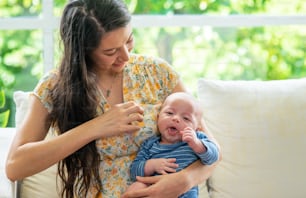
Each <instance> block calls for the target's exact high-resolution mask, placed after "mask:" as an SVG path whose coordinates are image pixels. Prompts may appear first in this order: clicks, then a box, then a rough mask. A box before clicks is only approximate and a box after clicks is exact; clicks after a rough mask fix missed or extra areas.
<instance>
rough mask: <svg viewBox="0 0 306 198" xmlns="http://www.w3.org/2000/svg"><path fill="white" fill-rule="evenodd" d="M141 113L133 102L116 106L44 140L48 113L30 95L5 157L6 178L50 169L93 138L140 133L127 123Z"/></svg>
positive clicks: (38, 101) (12, 178) (18, 177)
mask: <svg viewBox="0 0 306 198" xmlns="http://www.w3.org/2000/svg"><path fill="white" fill-rule="evenodd" d="M142 112H143V111H142V109H141V108H140V107H139V106H138V105H136V104H135V103H133V102H127V103H124V104H119V105H115V106H114V107H112V108H111V109H110V110H109V111H108V112H106V113H105V114H103V115H101V116H98V117H96V118H94V119H92V120H90V121H88V122H85V123H83V124H81V125H79V126H77V127H75V128H73V129H71V130H69V131H67V132H65V133H63V134H62V135H59V136H56V137H55V138H52V139H48V140H44V138H45V136H46V134H47V132H48V128H49V126H47V125H46V120H47V116H48V112H47V110H46V108H45V107H44V106H43V105H42V103H41V102H40V100H39V99H38V98H37V97H36V96H34V95H31V96H30V106H29V110H28V113H27V115H26V117H25V120H24V121H23V124H22V126H21V127H20V128H18V129H17V133H16V136H15V137H14V140H13V142H12V144H11V148H10V151H9V154H8V157H7V161H6V174H7V177H8V178H9V179H10V180H12V181H15V180H19V179H22V178H24V177H27V176H30V175H33V174H35V173H38V172H40V171H42V170H44V169H46V168H48V167H50V166H52V165H53V164H55V163H57V162H58V161H60V160H62V159H64V158H65V157H67V156H69V155H70V154H72V153H73V152H75V151H77V150H78V149H80V148H81V147H83V146H84V145H86V144H87V143H89V142H91V141H93V140H95V139H98V138H103V137H109V136H113V135H118V134H120V133H125V132H133V131H135V130H139V126H136V125H131V124H129V123H132V122H134V121H142V115H141V114H142ZM129 115H132V116H129ZM114 128H116V129H117V131H114Z"/></svg>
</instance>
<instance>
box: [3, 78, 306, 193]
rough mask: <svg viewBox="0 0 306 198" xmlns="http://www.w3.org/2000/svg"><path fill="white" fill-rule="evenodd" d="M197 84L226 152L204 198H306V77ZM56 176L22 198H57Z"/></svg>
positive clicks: (6, 140) (27, 185) (40, 178)
mask: <svg viewBox="0 0 306 198" xmlns="http://www.w3.org/2000/svg"><path fill="white" fill-rule="evenodd" d="M198 85H199V86H198V97H199V99H200V101H201V103H202V106H203V110H204V119H205V122H206V125H207V129H208V130H210V131H211V132H212V133H213V134H214V135H215V137H216V138H217V139H218V141H219V143H220V144H221V147H222V153H223V159H222V161H221V162H220V163H219V165H218V166H217V168H216V169H215V171H214V173H213V175H212V176H211V178H210V179H209V180H208V182H207V183H205V184H202V185H201V188H200V189H201V195H200V198H206V197H210V198H288V197H290V198H303V197H306V188H305V187H304V185H305V184H306V171H305V169H306V157H305V151H306V79H295V80H278V81H267V82H261V81H219V80H206V79H199V83H198ZM23 94H24V93H22V92H19V93H17V94H15V102H16V104H17V117H19V118H18V119H17V118H16V120H17V122H19V121H21V119H22V117H23V114H24V111H25V109H26V107H25V108H23V107H24V106H25V104H26V102H24V103H23V102H22V101H26V100H25V98H26V97H24V95H23ZM18 97H19V98H18ZM16 124H17V125H18V123H16ZM13 134H14V130H13V129H9V128H1V129H0V149H1V150H0V155H1V156H0V158H1V161H0V162H1V165H0V169H1V170H0V171H1V172H0V198H4V197H13V194H12V193H13V190H12V186H11V185H10V182H8V180H7V179H6V178H5V176H4V170H3V168H4V165H3V163H4V159H5V156H6V151H7V149H8V147H9V144H10V141H11V139H12V136H13ZM55 175H56V168H55V167H51V168H50V169H49V170H46V171H44V172H43V173H40V174H38V175H35V176H33V177H30V178H27V179H25V180H24V181H23V182H22V185H21V186H20V190H19V195H20V197H22V198H36V197H37V198H40V197H44V198H49V197H50V198H51V197H52V198H53V197H57V196H56V190H55V189H56V185H55V180H56V179H55ZM206 186H208V188H207V187H206ZM207 189H208V190H209V193H207Z"/></svg>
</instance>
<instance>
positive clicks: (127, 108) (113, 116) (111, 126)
mask: <svg viewBox="0 0 306 198" xmlns="http://www.w3.org/2000/svg"><path fill="white" fill-rule="evenodd" d="M94 120H95V124H96V126H97V127H99V129H97V132H98V134H97V136H98V137H96V138H101V137H103V138H104V137H110V136H116V135H120V134H122V133H132V132H135V131H137V130H139V129H140V126H138V125H137V124H135V122H142V120H143V109H142V107H140V105H138V104H136V103H135V102H126V103H122V104H117V105H114V106H112V107H111V109H110V110H109V111H107V112H105V113H104V114H102V115H101V116H99V117H97V118H96V119H94ZM97 123H98V124H97Z"/></svg>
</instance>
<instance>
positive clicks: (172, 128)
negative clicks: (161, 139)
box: [168, 126, 179, 135]
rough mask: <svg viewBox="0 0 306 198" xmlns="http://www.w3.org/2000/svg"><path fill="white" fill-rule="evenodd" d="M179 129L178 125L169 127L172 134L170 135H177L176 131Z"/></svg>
mask: <svg viewBox="0 0 306 198" xmlns="http://www.w3.org/2000/svg"><path fill="white" fill-rule="evenodd" d="M178 132H179V131H178V130H177V128H176V127H173V126H172V127H169V128H168V133H169V134H170V135H175V134H176V133H178Z"/></svg>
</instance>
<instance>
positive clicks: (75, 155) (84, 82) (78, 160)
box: [6, 0, 213, 198]
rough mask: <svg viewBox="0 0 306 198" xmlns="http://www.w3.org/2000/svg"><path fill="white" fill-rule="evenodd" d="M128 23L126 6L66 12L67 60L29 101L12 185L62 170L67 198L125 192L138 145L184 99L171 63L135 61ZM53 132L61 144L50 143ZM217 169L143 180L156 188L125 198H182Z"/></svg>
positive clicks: (195, 168)
mask: <svg viewBox="0 0 306 198" xmlns="http://www.w3.org/2000/svg"><path fill="white" fill-rule="evenodd" d="M130 21H131V15H130V13H129V12H128V10H127V8H126V6H125V4H124V3H123V2H122V1H120V0H99V1H97V0H75V1H72V2H70V3H68V4H67V6H66V7H65V9H64V11H63V15H62V19H61V25H60V35H61V39H62V41H63V46H64V52H63V58H62V60H61V63H60V66H59V68H58V69H56V70H55V71H53V72H50V73H49V74H48V75H46V76H45V77H44V78H43V79H42V80H41V81H40V83H39V84H38V85H37V86H36V88H35V90H34V92H33V94H32V95H31V98H30V110H29V112H28V114H27V116H26V118H25V120H24V122H23V125H22V126H21V127H20V129H18V132H17V134H16V137H15V138H14V141H13V143H12V146H11V149H10V152H9V155H8V159H7V165H6V173H7V176H8V178H10V179H11V180H12V181H15V180H19V179H22V178H24V177H27V176H30V175H33V174H35V173H38V172H39V171H42V170H44V169H46V168H48V167H50V166H51V165H53V164H55V163H57V162H60V163H59V166H58V170H59V175H60V178H61V179H62V181H63V191H62V197H67V198H72V197H99V196H100V197H101V196H102V197H107V198H109V197H120V196H121V195H122V194H123V193H124V192H125V190H126V188H127V186H128V185H129V184H130V183H131V180H130V177H129V174H128V172H129V166H130V164H131V162H132V160H133V159H134V157H135V155H136V153H137V151H138V148H139V146H140V144H141V143H142V141H143V140H144V139H146V138H147V137H150V136H152V135H153V134H154V133H155V132H156V128H155V127H154V126H155V125H156V124H155V122H156V119H155V117H156V114H157V112H158V107H159V105H160V104H161V103H162V101H163V100H164V99H165V98H166V96H168V95H169V94H171V93H173V92H179V91H185V89H184V86H183V84H182V83H181V81H180V79H179V76H178V75H177V73H176V72H174V71H173V70H172V68H171V67H170V66H169V65H168V64H167V63H166V62H165V61H163V60H161V59H154V58H152V57H148V56H142V55H136V54H132V53H131V50H132V49H133V33H132V27H131V23H130ZM144 126H145V127H144ZM50 127H51V129H52V130H54V131H56V132H57V134H58V136H57V137H56V138H54V139H52V140H44V137H45V136H46V134H47V132H48V130H49V128H50ZM151 131H153V132H151ZM211 138H212V137H211ZM212 169H213V167H208V166H203V165H201V163H200V162H196V163H194V164H192V165H191V166H190V167H189V168H187V169H185V170H184V171H181V172H179V173H175V174H169V175H166V176H160V177H148V178H140V181H141V182H144V183H148V184H153V185H151V186H150V187H148V188H147V189H144V190H139V191H135V192H131V193H127V194H125V195H124V197H177V196H178V195H180V194H182V193H184V192H185V191H187V190H188V189H190V188H191V187H192V186H194V185H196V184H198V183H200V182H201V181H204V180H205V179H207V178H208V176H209V175H210V173H211V171H212ZM198 175H202V177H198ZM164 189H172V190H171V191H169V190H167V191H165V190H164Z"/></svg>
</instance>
